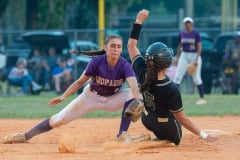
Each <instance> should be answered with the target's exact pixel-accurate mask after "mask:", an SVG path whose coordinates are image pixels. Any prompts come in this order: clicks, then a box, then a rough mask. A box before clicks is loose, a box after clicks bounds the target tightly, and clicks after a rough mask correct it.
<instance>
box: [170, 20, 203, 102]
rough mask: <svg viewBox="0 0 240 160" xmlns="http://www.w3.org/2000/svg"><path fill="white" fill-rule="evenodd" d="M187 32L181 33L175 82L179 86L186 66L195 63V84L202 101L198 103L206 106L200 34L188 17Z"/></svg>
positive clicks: (186, 21) (186, 22)
mask: <svg viewBox="0 0 240 160" xmlns="http://www.w3.org/2000/svg"><path fill="white" fill-rule="evenodd" d="M183 23H184V25H185V30H184V31H181V32H180V33H179V46H178V52H177V56H176V64H177V69H176V74H175V77H174V80H173V82H174V83H175V84H176V85H177V86H179V85H180V84H181V81H182V79H183V76H184V74H185V73H186V66H187V65H188V64H189V63H192V62H195V64H196V65H197V70H196V72H195V73H194V74H193V75H192V78H193V82H194V83H195V85H196V86H197V88H198V92H199V96H200V99H199V100H198V101H197V102H196V104H198V105H202V104H206V100H205V99H204V91H203V83H202V79H201V67H202V59H201V51H202V45H201V38H200V35H199V32H198V31H196V30H194V29H193V19H192V18H190V17H186V18H184V19H183Z"/></svg>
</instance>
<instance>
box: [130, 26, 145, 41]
mask: <svg viewBox="0 0 240 160" xmlns="http://www.w3.org/2000/svg"><path fill="white" fill-rule="evenodd" d="M141 28H142V25H141V24H137V23H134V24H133V26H132V31H131V34H130V38H132V39H136V40H138V38H139V35H140V31H141Z"/></svg>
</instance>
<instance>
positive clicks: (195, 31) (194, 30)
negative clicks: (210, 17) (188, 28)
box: [192, 29, 200, 35]
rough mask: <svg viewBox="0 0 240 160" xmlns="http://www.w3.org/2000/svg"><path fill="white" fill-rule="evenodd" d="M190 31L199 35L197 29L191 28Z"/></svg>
mask: <svg viewBox="0 0 240 160" xmlns="http://www.w3.org/2000/svg"><path fill="white" fill-rule="evenodd" d="M192 32H193V33H194V34H198V35H200V32H199V31H198V30H196V29H193V30H192Z"/></svg>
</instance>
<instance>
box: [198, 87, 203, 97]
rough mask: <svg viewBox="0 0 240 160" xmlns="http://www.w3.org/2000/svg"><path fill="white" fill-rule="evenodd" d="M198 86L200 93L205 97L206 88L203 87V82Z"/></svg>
mask: <svg viewBox="0 0 240 160" xmlns="http://www.w3.org/2000/svg"><path fill="white" fill-rule="evenodd" d="M197 88H198V93H199V96H200V97H201V98H204V89H203V84H200V85H198V86H197Z"/></svg>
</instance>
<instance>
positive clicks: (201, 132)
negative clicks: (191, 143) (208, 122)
mask: <svg viewBox="0 0 240 160" xmlns="http://www.w3.org/2000/svg"><path fill="white" fill-rule="evenodd" d="M199 136H200V137H201V138H202V139H206V138H207V137H208V134H207V133H206V132H204V131H200V134H199Z"/></svg>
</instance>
